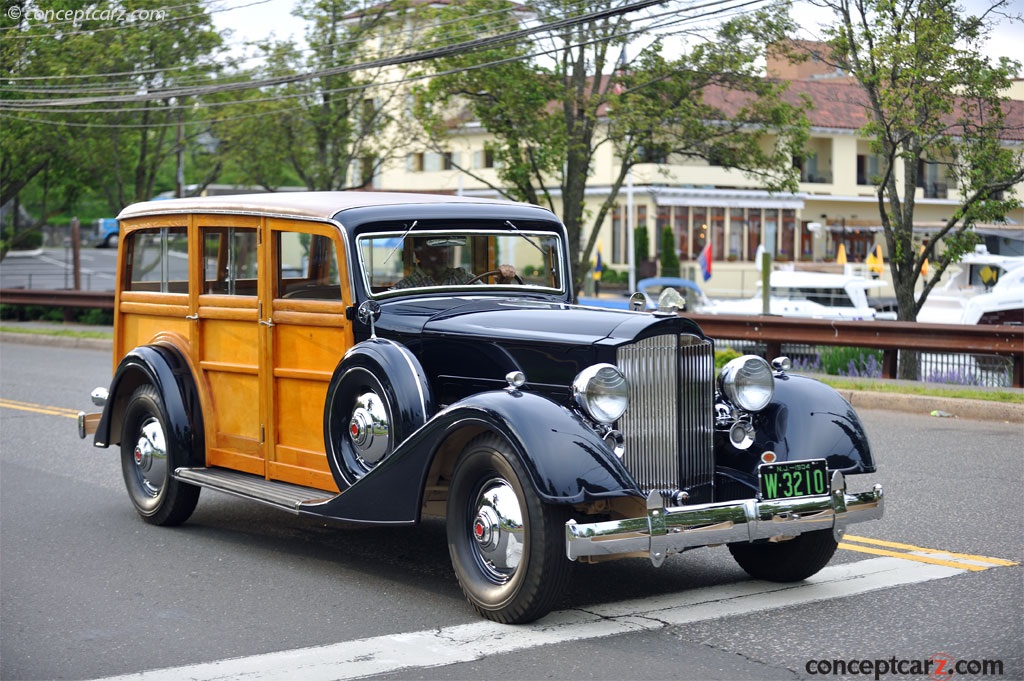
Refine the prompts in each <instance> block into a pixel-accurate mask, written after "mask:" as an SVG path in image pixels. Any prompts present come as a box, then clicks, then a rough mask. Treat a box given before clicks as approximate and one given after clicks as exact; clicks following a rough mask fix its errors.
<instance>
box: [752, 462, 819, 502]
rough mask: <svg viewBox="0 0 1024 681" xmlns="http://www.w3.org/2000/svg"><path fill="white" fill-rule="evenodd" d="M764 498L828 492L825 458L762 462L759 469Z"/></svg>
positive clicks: (782, 497) (815, 494)
mask: <svg viewBox="0 0 1024 681" xmlns="http://www.w3.org/2000/svg"><path fill="white" fill-rule="evenodd" d="M757 477H758V479H759V481H760V484H761V498H762V499H792V498H794V497H811V496H819V495H822V494H828V491H829V490H828V467H827V466H826V464H825V460H824V459H813V460H810V461H786V462H783V463H766V464H761V465H760V466H759V467H758V469H757Z"/></svg>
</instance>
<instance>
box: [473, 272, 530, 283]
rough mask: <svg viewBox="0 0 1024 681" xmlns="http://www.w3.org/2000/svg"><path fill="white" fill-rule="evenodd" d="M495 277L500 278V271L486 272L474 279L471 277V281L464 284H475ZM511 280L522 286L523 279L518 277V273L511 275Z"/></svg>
mask: <svg viewBox="0 0 1024 681" xmlns="http://www.w3.org/2000/svg"><path fill="white" fill-rule="evenodd" d="M497 276H501V270H488V271H487V272H483V273H482V274H478V275H476V276H475V277H473V278H472V279H470V280H469V281H467V282H466V283H467V284H475V283H476V282H478V281H480V280H481V279H483V278H484V277H497ZM512 278H513V279H515V280H516V283H517V284H519V285H520V286H522V284H523V279H522V277H520V276H519V274H518V273H516V274H513V275H512Z"/></svg>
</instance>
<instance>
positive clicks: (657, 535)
mask: <svg viewBox="0 0 1024 681" xmlns="http://www.w3.org/2000/svg"><path fill="white" fill-rule="evenodd" d="M830 489H831V492H830V493H829V494H825V495H821V496H815V497H800V498H797V499H776V500H772V501H757V500H756V499H745V500H742V501H725V502H720V503H714V504H700V505H696V506H675V507H665V506H664V502H663V500H662V496H661V494H659V493H658V492H651V494H650V495H649V496H648V497H647V515H646V516H644V517H640V518H626V519H622V520H611V521H605V522H598V523H587V524H579V523H577V522H576V521H575V520H570V521H569V522H568V523H566V524H565V549H566V554H567V555H568V556H569V559H570V560H577V559H579V558H584V557H593V558H595V559H600V558H610V557H614V556H624V555H625V554H638V553H640V554H647V555H649V556H650V558H651V561H652V562H653V563H654V564H655V565H661V563H662V561H664V560H665V557H666V556H668V555H671V554H673V553H679V552H681V551H684V550H685V549H690V548H694V547H698V546H709V545H712V544H729V543H733V542H752V541H757V540H759V539H776V540H778V539H781V538H789V537H795V536H796V535H799V534H803V533H805V532H814V531H816V530H827V529H831V530H832V531H833V532H834V533H835V534H836V538H837V539H838V538H839V537H840V536H841V535H842V533H843V532H844V531H845V529H846V526H847V525H849V524H851V523H859V522H863V521H865V520H875V519H877V518H881V517H882V513H883V511H884V496H883V494H882V486H881V485H875V486H874V488H873V489H872V490H871V491H870V492H861V493H859V494H847V493H846V478H845V476H844V475H843V474H842V473H840V472H839V471H835V472H834V473H833V474H832V486H831V488H830Z"/></svg>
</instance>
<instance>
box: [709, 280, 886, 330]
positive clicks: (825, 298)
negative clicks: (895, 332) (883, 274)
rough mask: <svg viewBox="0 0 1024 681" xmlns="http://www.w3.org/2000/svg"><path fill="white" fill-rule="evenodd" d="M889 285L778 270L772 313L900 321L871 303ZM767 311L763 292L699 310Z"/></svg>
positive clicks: (772, 284)
mask: <svg viewBox="0 0 1024 681" xmlns="http://www.w3.org/2000/svg"><path fill="white" fill-rule="evenodd" d="M884 286H887V284H886V282H884V281H881V280H877V279H865V278H864V277H860V276H856V275H853V274H827V273H821V272H802V271H785V270H776V271H774V272H772V273H771V281H770V287H771V288H770V291H769V310H770V314H773V315H780V316H783V317H808V318H813V319H849V320H875V319H896V314H895V313H894V312H880V311H878V310H876V309H875V308H874V307H872V306H871V305H870V304H869V303H868V295H867V292H868V291H869V290H871V289H877V288H882V287H884ZM763 310H764V304H763V302H762V300H761V293H760V291H758V293H756V294H755V295H754V297H752V298H745V299H740V300H722V299H719V300H713V301H711V302H710V304H707V305H704V306H703V307H700V308H698V309H697V310H696V311H697V312H702V313H705V314H738V315H759V314H762V313H763Z"/></svg>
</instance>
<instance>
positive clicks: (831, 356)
mask: <svg viewBox="0 0 1024 681" xmlns="http://www.w3.org/2000/svg"><path fill="white" fill-rule="evenodd" d="M882 354H883V353H882V351H881V350H871V349H868V348H851V347H844V346H828V347H823V348H821V349H820V351H819V357H820V358H821V370H822V371H824V372H825V373H826V374H831V375H832V376H866V377H874V376H878V375H880V374H881V371H880V369H879V367H881V365H882Z"/></svg>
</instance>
